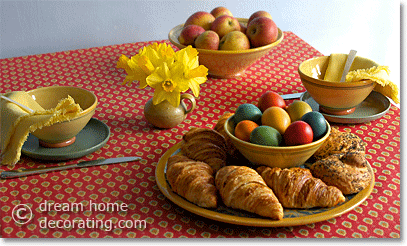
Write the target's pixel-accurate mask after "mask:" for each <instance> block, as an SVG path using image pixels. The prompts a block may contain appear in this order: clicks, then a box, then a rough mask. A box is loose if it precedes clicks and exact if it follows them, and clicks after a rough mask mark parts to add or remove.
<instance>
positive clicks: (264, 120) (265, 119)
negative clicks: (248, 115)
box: [261, 106, 291, 134]
mask: <svg viewBox="0 0 407 246" xmlns="http://www.w3.org/2000/svg"><path fill="white" fill-rule="evenodd" d="M290 123H291V119H290V116H289V115H288V113H287V112H286V111H285V110H284V109H282V108H280V107H276V106H272V107H270V108H268V109H266V110H265V111H264V112H263V115H262V117H261V124H262V125H266V126H271V127H273V128H275V129H276V130H277V131H278V132H279V133H280V134H284V132H285V130H286V129H287V127H288V126H289V125H290Z"/></svg>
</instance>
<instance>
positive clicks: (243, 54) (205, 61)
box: [168, 11, 284, 78]
mask: <svg viewBox="0 0 407 246" xmlns="http://www.w3.org/2000/svg"><path fill="white" fill-rule="evenodd" d="M194 15H207V16H209V13H207V12H203V11H200V12H196V13H195V14H194ZM194 15H191V16H190V18H188V20H187V21H186V23H184V24H180V25H177V26H175V27H174V28H172V29H171V31H170V32H169V34H168V38H169V40H170V41H171V43H172V44H173V45H175V46H176V47H178V48H179V49H183V48H185V47H186V46H187V45H188V44H187V42H183V43H184V44H182V43H181V42H180V40H181V41H184V40H183V39H182V38H181V39H180V36H183V34H182V32H183V31H185V30H184V29H185V28H184V26H185V27H187V26H188V25H189V24H188V22H189V19H191V18H193V17H194ZM198 18H201V19H203V17H199V16H198ZM210 18H211V17H210ZM218 19H227V20H220V21H218ZM249 20H250V18H249V19H245V18H235V17H232V16H220V17H216V18H214V19H213V22H212V23H211V25H212V27H211V26H210V25H209V26H206V27H205V28H204V29H205V31H206V32H205V33H209V34H206V37H204V38H202V40H200V41H198V39H199V37H198V38H196V39H195V40H194V42H193V43H192V44H191V45H192V46H193V47H194V48H196V49H197V50H198V52H199V55H198V56H199V64H201V65H204V66H205V67H206V68H208V70H209V75H210V76H212V77H216V78H234V77H239V76H242V75H243V74H244V71H245V70H246V69H247V68H248V67H250V66H251V65H252V64H253V63H255V62H256V61H257V60H259V59H260V58H261V57H263V56H264V55H266V54H267V53H268V52H270V51H271V50H272V49H273V48H274V47H275V46H276V45H278V44H279V43H280V42H281V40H283V37H284V34H283V32H282V31H281V30H280V29H279V28H277V27H275V28H276V29H277V31H278V33H277V35H276V37H275V38H274V39H275V40H273V41H272V42H271V43H270V42H269V43H268V44H266V45H262V46H259V45H256V46H253V45H252V43H253V42H251V43H250V44H249V46H248V44H247V40H248V39H249V38H250V37H249V36H248V35H247V31H246V28H247V23H248V21H249ZM221 21H223V22H224V23H225V22H227V21H229V22H228V23H230V22H232V21H233V22H234V23H235V24H234V25H239V26H240V31H237V30H239V28H237V30H236V29H235V31H231V32H229V33H226V34H225V35H224V36H227V37H223V36H221V35H219V36H218V38H219V40H218V42H219V45H216V44H215V48H200V47H208V45H207V46H205V45H195V44H197V42H199V44H201V43H203V42H208V40H210V39H211V37H210V35H212V34H213V32H212V33H211V32H208V31H214V30H216V32H217V33H220V32H221V31H222V30H220V29H222V25H223V24H224V23H220V24H216V23H217V22H221ZM250 21H252V20H250ZM236 23H237V24H236ZM273 23H274V22H273ZM214 25H216V27H214ZM259 26H260V24H259ZM198 28H199V27H198ZM217 30H220V31H217ZM194 31H196V30H192V31H191V32H194ZM201 32H202V31H201ZM250 35H252V36H256V37H252V38H250V41H251V40H252V39H254V40H260V41H262V40H261V39H264V38H266V37H265V35H262V34H261V32H257V33H255V32H254V31H253V33H252V34H250ZM222 38H223V40H222ZM203 40H204V41H203ZM242 40H243V41H242ZM209 46H210V44H209ZM216 46H217V47H216Z"/></svg>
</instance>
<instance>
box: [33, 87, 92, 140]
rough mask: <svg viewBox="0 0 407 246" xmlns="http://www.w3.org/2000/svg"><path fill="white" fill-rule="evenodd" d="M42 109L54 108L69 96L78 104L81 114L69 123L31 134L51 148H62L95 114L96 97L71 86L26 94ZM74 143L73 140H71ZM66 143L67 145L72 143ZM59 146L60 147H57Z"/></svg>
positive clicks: (36, 90) (55, 125) (42, 89)
mask: <svg viewBox="0 0 407 246" xmlns="http://www.w3.org/2000/svg"><path fill="white" fill-rule="evenodd" d="M27 93H28V94H29V95H31V97H32V98H34V100H35V101H36V102H37V103H38V104H39V105H41V106H42V107H43V108H44V109H51V108H55V107H56V106H57V104H58V102H59V101H60V100H61V99H64V98H67V97H68V95H70V96H71V97H72V98H73V99H74V100H75V103H78V104H79V105H80V106H81V108H82V109H83V112H82V113H81V114H80V115H79V116H78V117H76V118H74V119H72V120H71V121H65V122H61V123H57V124H54V125H51V126H47V127H43V128H42V129H38V130H36V131H35V132H33V133H32V134H33V135H34V136H36V137H37V138H38V139H40V140H42V141H43V142H45V143H49V144H50V145H51V146H53V145H55V146H53V147H62V146H64V143H65V142H66V141H68V140H70V139H72V138H74V137H75V136H76V135H77V134H78V133H79V132H80V131H81V130H82V129H83V128H84V127H85V126H86V124H87V123H88V122H89V120H90V119H91V118H92V116H93V114H94V113H95V109H96V105H97V97H96V96H95V94H93V93H92V92H90V91H87V90H85V89H82V88H78V87H71V86H51V87H42V88H38V89H34V90H31V91H28V92H27ZM72 141H74V140H72ZM72 141H71V142H68V145H69V144H70V143H73V142H72ZM59 144H61V145H62V146H59Z"/></svg>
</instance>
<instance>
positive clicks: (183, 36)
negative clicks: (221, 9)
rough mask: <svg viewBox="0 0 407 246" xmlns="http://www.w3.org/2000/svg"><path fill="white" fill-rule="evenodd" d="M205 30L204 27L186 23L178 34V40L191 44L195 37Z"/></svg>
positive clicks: (184, 43)
mask: <svg viewBox="0 0 407 246" xmlns="http://www.w3.org/2000/svg"><path fill="white" fill-rule="evenodd" d="M203 32H205V29H203V27H201V26H197V25H188V26H184V28H182V30H181V33H180V35H179V36H178V41H179V42H180V43H181V44H183V45H193V44H194V42H195V39H196V38H197V37H198V36H199V35H201V34H202V33H203Z"/></svg>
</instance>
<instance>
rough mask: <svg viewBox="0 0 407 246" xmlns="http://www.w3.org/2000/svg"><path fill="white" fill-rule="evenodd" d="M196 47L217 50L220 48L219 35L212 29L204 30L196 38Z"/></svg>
mask: <svg viewBox="0 0 407 246" xmlns="http://www.w3.org/2000/svg"><path fill="white" fill-rule="evenodd" d="M194 44H195V48H198V49H207V50H217V49H219V35H218V34H217V33H216V32H214V31H211V30H208V31H205V32H203V33H202V34H201V35H199V36H198V37H197V38H196V39H195V43H194Z"/></svg>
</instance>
